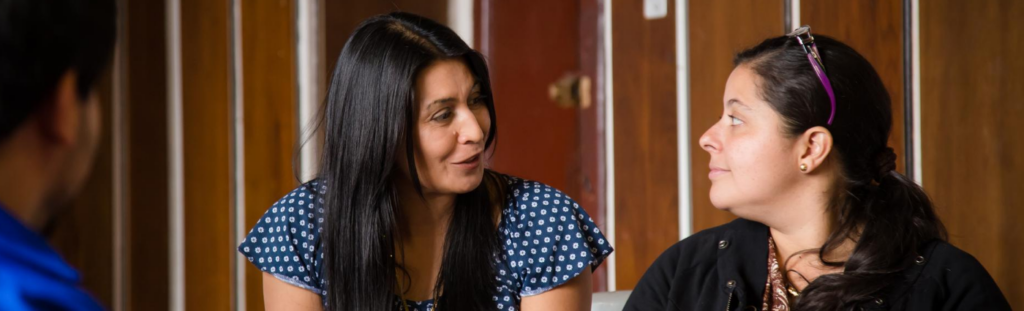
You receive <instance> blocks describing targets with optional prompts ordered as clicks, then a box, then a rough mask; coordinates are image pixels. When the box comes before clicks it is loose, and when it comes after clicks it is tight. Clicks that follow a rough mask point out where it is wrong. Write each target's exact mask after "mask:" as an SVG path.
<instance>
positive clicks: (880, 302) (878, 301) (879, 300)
mask: <svg viewBox="0 0 1024 311" xmlns="http://www.w3.org/2000/svg"><path fill="white" fill-rule="evenodd" d="M883 303H885V301H884V300H882V298H877V299H875V304H877V305H879V306H881V305H882V304H883Z"/></svg>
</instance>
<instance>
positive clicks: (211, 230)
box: [181, 0, 236, 310]
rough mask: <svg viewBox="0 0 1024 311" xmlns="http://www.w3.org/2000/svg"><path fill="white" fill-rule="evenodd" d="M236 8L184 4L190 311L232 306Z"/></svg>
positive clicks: (220, 1) (222, 3)
mask: <svg viewBox="0 0 1024 311" xmlns="http://www.w3.org/2000/svg"><path fill="white" fill-rule="evenodd" d="M230 29H231V8H230V6H229V1H227V0H216V1H211V0H181V64H182V68H181V72H182V99H183V107H182V111H183V115H182V116H183V127H184V129H183V148H184V150H183V153H184V172H183V173H184V195H185V197H184V205H185V226H184V227H185V232H184V235H185V254H184V256H185V267H184V268H185V272H184V273H185V284H186V286H185V303H184V306H185V309H187V310H228V309H230V308H231V306H232V298H233V293H232V288H231V282H232V278H231V275H232V267H233V265H232V262H233V259H234V258H235V257H234V254H235V251H234V249H235V246H236V245H235V241H233V240H231V239H230V238H229V237H230V234H231V228H233V226H232V224H233V222H234V220H233V217H232V216H233V215H232V213H231V210H232V209H231V204H232V200H231V193H232V192H231V167H232V165H231V164H232V161H231V160H232V158H231V150H230V147H231V128H232V126H233V125H232V124H233V123H232V122H231V120H232V114H231V109H230V108H231V96H230V94H231V90H232V84H231V80H230V78H231V76H230V75H231V65H230V63H229V62H230V59H231V58H230V57H231V54H230V44H231V36H230Z"/></svg>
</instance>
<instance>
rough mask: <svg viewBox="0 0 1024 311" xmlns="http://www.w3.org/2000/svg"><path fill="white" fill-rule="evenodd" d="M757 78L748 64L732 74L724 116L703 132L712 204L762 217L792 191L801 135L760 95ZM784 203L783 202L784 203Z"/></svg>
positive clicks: (727, 88)
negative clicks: (787, 131)
mask: <svg viewBox="0 0 1024 311" xmlns="http://www.w3.org/2000/svg"><path fill="white" fill-rule="evenodd" d="M758 79H759V77H758V76H757V75H756V74H755V73H754V72H753V71H752V70H751V69H750V68H748V67H747V66H746V65H740V66H738V67H736V69H734V70H733V71H732V74H730V75H729V80H728V81H727V82H726V85H725V94H724V98H723V111H722V117H721V119H719V120H718V122H717V123H715V124H714V125H713V126H711V128H709V129H708V130H707V131H706V132H704V135H702V136H701V137H700V141H699V143H700V145H701V147H702V148H703V149H704V151H707V152H708V153H709V154H711V162H710V163H709V166H710V169H711V172H710V173H709V174H708V178H709V179H711V193H710V197H711V203H712V204H714V206H715V207H717V208H719V209H724V210H728V211H730V212H732V213H733V214H735V215H736V216H739V217H742V218H746V219H754V220H758V219H764V218H766V217H769V216H770V215H771V214H770V213H773V212H779V211H777V210H774V209H773V208H771V207H772V206H778V205H780V204H779V203H780V202H784V200H785V197H786V196H787V195H788V194H791V193H793V192H792V190H793V188H795V186H794V185H796V184H797V183H798V178H799V176H800V170H799V166H800V162H799V159H800V154H799V148H797V141H798V140H797V139H792V138H788V137H786V136H785V135H784V132H783V128H784V126H783V122H782V118H781V116H780V115H779V114H778V113H776V112H775V110H773V109H772V108H771V106H769V104H768V103H767V102H765V101H764V100H763V99H761V96H760V95H759V93H758V91H759V90H758V87H757V82H758V81H759V80H758ZM783 204H784V203H783Z"/></svg>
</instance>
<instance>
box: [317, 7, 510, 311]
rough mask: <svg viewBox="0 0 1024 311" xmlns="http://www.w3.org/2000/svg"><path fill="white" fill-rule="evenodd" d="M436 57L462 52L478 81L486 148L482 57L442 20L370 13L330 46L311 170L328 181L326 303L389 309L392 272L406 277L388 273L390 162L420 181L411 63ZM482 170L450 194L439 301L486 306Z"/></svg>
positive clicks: (492, 241)
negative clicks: (336, 46) (315, 167)
mask: <svg viewBox="0 0 1024 311" xmlns="http://www.w3.org/2000/svg"><path fill="white" fill-rule="evenodd" d="M443 59H459V60H462V61H464V62H465V64H466V66H467V67H469V69H470V71H471V72H472V74H473V76H474V78H475V79H476V81H477V82H478V83H479V85H480V92H481V96H482V98H483V99H484V101H485V103H486V105H487V108H488V111H489V114H490V117H491V120H492V121H491V126H490V130H489V135H488V137H487V141H486V142H485V148H490V146H491V144H492V142H493V141H494V138H495V136H496V134H497V120H496V118H495V112H494V102H493V100H492V97H491V85H490V79H489V78H488V71H487V66H486V64H485V62H484V59H483V57H482V56H481V55H480V54H479V53H478V52H476V51H474V50H472V49H470V48H469V46H467V45H466V43H465V42H463V41H462V39H460V38H459V37H458V35H456V34H455V32H453V31H452V30H451V29H449V28H448V27H445V26H443V25H441V24H438V23H436V22H434V21H432V20H429V19H427V18H424V17H420V16H416V15H413V14H407V13H392V14H388V15H381V16H376V17H373V18H370V19H368V20H366V21H364V22H363V23H362V24H361V25H360V26H359V27H358V28H357V29H356V30H355V33H353V34H352V36H351V37H350V38H349V39H348V42H346V43H345V47H344V48H343V49H342V51H341V55H340V56H338V61H337V66H336V67H335V68H334V73H333V75H332V77H331V83H330V89H329V91H328V94H327V99H326V103H325V104H324V107H323V111H322V112H321V120H320V122H321V123H320V125H319V126H320V127H322V128H323V129H325V133H324V135H325V137H324V145H323V150H322V155H321V168H320V171H319V175H318V180H320V182H322V183H324V184H326V186H327V189H328V191H327V192H326V194H325V195H324V211H323V212H324V214H325V215H324V224H323V228H324V231H323V232H322V234H321V237H322V241H321V243H320V246H321V247H323V253H324V258H323V259H322V261H323V262H322V263H321V265H322V266H324V273H325V277H326V278H325V280H326V289H325V290H326V292H327V294H326V298H325V299H326V300H325V302H326V304H327V310H387V309H391V308H393V307H394V305H393V303H394V301H395V296H394V291H395V289H396V287H397V286H396V284H398V283H397V278H398V277H404V278H408V274H405V275H404V276H400V275H396V272H395V270H396V267H397V268H399V269H402V268H401V267H398V266H397V263H396V261H395V258H393V257H392V255H393V250H394V248H395V239H397V238H399V237H400V234H398V231H399V228H398V227H397V224H398V222H397V213H398V209H399V202H398V194H397V190H396V188H395V186H394V184H393V182H392V181H393V179H394V178H404V177H400V176H401V175H400V174H402V173H401V172H400V171H399V166H398V165H397V163H399V162H398V161H406V162H407V163H408V166H409V173H410V175H411V178H412V182H413V185H414V186H415V187H416V189H417V191H422V190H421V188H420V182H419V177H418V175H417V174H416V165H415V162H414V158H413V152H414V150H415V145H414V139H415V137H414V135H413V130H414V128H415V122H414V120H415V119H416V118H415V117H414V115H415V111H416V108H415V106H414V103H413V95H414V94H413V93H414V85H415V79H416V75H417V73H418V72H420V70H422V69H423V68H425V67H427V66H428V65H429V64H431V63H433V62H435V61H438V60H443ZM403 144H404V145H403ZM403 148H404V150H405V152H404V154H398V153H399V152H401V150H402V149H403ZM484 175H485V178H484V182H481V184H480V185H479V186H478V187H477V188H476V189H475V190H473V191H471V192H469V193H466V194H460V195H458V196H457V198H456V200H455V208H454V210H453V212H452V217H451V220H450V222H451V225H450V226H448V232H447V235H446V237H445V243H444V255H443V259H442V263H441V271H440V272H439V275H438V279H437V283H436V284H435V286H434V298H435V304H436V305H437V306H440V308H443V309H445V310H485V309H493V308H494V302H493V301H492V300H491V298H492V296H493V295H494V294H495V293H496V292H497V287H496V285H495V284H494V266H493V265H494V263H493V261H494V260H493V257H492V256H493V255H494V254H495V253H496V252H497V251H498V247H499V246H500V241H499V240H498V231H497V227H496V226H495V221H494V220H495V218H494V217H495V210H494V209H493V208H490V207H494V206H495V205H494V204H492V201H493V199H492V198H499V197H501V196H503V194H502V192H501V191H496V189H501V187H496V185H497V184H498V183H501V181H500V180H499V179H500V177H499V175H498V174H496V173H494V172H491V171H487V172H486V173H485V174H484ZM488 185H490V186H488ZM421 194H422V192H421ZM395 257H398V256H395ZM402 270H403V271H404V269H402ZM442 291H443V292H442Z"/></svg>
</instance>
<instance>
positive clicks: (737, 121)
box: [729, 116, 743, 125]
mask: <svg viewBox="0 0 1024 311" xmlns="http://www.w3.org/2000/svg"><path fill="white" fill-rule="evenodd" d="M729 124H730V125H740V124H743V120H740V119H737V118H736V117H734V116H729Z"/></svg>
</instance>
